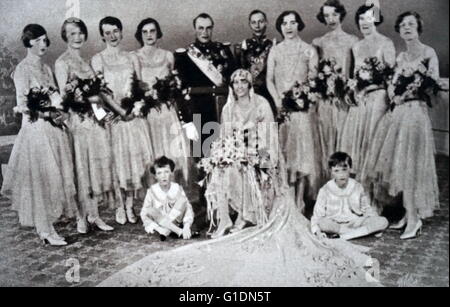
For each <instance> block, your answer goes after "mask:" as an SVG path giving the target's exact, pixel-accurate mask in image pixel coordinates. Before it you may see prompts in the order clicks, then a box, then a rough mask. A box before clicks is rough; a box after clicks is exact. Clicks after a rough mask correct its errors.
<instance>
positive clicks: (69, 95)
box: [62, 73, 112, 124]
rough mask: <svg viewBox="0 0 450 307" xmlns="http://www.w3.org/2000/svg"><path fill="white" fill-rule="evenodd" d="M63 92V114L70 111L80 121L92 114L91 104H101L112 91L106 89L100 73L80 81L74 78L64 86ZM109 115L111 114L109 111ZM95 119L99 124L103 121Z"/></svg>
mask: <svg viewBox="0 0 450 307" xmlns="http://www.w3.org/2000/svg"><path fill="white" fill-rule="evenodd" d="M65 92H66V95H65V96H64V99H63V103H62V106H63V110H64V111H65V112H67V111H68V110H72V111H73V112H75V113H77V114H78V115H79V116H80V117H81V119H84V118H85V116H88V117H90V116H92V115H93V114H94V109H93V108H94V107H93V104H103V100H104V99H106V97H109V96H111V95H112V91H111V89H109V88H108V86H107V83H106V82H105V80H104V78H103V74H101V73H98V74H97V75H96V76H95V77H94V78H91V79H81V78H78V77H76V76H74V77H73V78H71V80H70V81H69V82H68V83H67V84H66V86H65ZM109 113H110V115H111V114H112V112H110V111H109ZM95 118H96V117H95ZM105 118H106V117H105ZM96 119H97V121H98V122H99V123H100V124H101V123H103V120H99V119H98V118H96Z"/></svg>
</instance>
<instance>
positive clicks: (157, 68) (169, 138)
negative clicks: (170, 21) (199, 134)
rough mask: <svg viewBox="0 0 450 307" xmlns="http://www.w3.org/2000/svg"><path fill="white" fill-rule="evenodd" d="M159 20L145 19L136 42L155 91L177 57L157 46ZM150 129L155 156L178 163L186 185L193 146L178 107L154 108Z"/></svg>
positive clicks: (179, 179) (146, 76)
mask: <svg viewBox="0 0 450 307" xmlns="http://www.w3.org/2000/svg"><path fill="white" fill-rule="evenodd" d="M162 35H163V34H162V31H161V28H160V26H159V23H158V21H156V20H155V19H153V18H147V19H144V20H142V21H141V22H140V23H139V25H138V27H137V30H136V35H135V36H136V39H137V40H138V41H139V42H140V44H141V45H142V48H141V49H139V50H137V51H136V52H135V54H136V55H137V57H138V59H139V63H140V67H141V74H142V81H144V82H146V83H147V84H148V86H149V87H150V88H151V87H152V86H153V85H154V84H155V83H156V82H157V79H160V80H161V79H164V78H165V77H167V76H168V75H169V74H170V73H171V72H172V70H173V68H174V56H173V54H172V53H171V52H170V51H167V50H164V49H161V48H159V47H157V42H158V40H159V39H160V38H161V37H162ZM147 120H148V124H149V127H150V142H151V144H152V150H153V153H154V155H155V157H162V156H166V157H168V158H169V159H171V160H174V162H175V165H176V166H177V168H176V169H175V173H174V176H175V180H176V181H177V182H178V183H180V184H183V185H185V183H187V180H188V156H189V145H188V142H187V140H186V138H185V136H184V132H183V128H182V123H181V122H180V120H179V118H178V115H177V111H176V109H175V106H171V107H170V108H169V107H167V105H165V104H164V105H162V106H161V109H160V110H156V109H151V110H150V112H149V114H148V116H147Z"/></svg>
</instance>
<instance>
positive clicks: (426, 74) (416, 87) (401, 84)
mask: <svg viewBox="0 0 450 307" xmlns="http://www.w3.org/2000/svg"><path fill="white" fill-rule="evenodd" d="M428 67H429V60H428V59H427V60H424V61H422V63H421V64H420V65H419V67H418V68H417V69H416V70H414V69H412V68H404V69H402V70H401V71H400V73H399V74H397V75H395V76H394V79H393V81H392V83H393V87H394V91H393V92H394V97H393V98H392V100H391V104H390V109H391V111H393V110H394V108H395V107H396V106H397V105H399V104H401V103H404V102H405V100H406V101H407V100H408V99H418V100H423V101H425V102H426V103H427V105H428V106H429V107H430V108H431V107H432V104H431V95H437V94H438V92H439V91H448V90H447V89H444V88H443V86H442V85H441V84H440V83H439V81H438V80H436V79H434V78H433V76H432V72H431V71H430V70H429V69H428Z"/></svg>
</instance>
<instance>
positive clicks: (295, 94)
mask: <svg viewBox="0 0 450 307" xmlns="http://www.w3.org/2000/svg"><path fill="white" fill-rule="evenodd" d="M320 99H321V93H320V92H319V89H318V88H317V82H316V79H315V78H310V79H308V81H306V82H303V83H300V82H298V81H296V82H295V84H294V85H293V86H292V87H291V89H290V90H288V91H286V92H285V93H283V99H282V107H281V111H280V112H279V114H278V118H277V120H278V122H279V123H284V122H285V121H286V120H287V119H289V117H290V114H291V113H293V112H308V110H309V108H310V107H311V106H312V105H314V104H316V103H317V102H318V101H319V100H320Z"/></svg>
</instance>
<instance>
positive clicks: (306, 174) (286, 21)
mask: <svg viewBox="0 0 450 307" xmlns="http://www.w3.org/2000/svg"><path fill="white" fill-rule="evenodd" d="M276 24H277V30H278V31H279V32H280V33H281V34H282V35H283V37H284V40H283V41H282V42H281V43H279V44H278V45H276V46H275V47H273V48H272V49H271V51H270V53H269V58H268V63H267V88H268V89H269V92H270V94H271V95H272V97H273V99H274V101H275V105H276V106H277V108H281V105H282V98H283V93H284V92H286V91H288V90H289V89H290V88H291V87H292V86H293V85H294V84H295V83H296V82H300V83H302V82H304V81H306V80H307V78H308V76H311V77H314V76H315V75H316V74H317V65H318V59H319V58H318V55H317V51H316V49H315V48H314V47H313V46H311V45H309V44H307V43H306V42H304V41H303V40H302V39H301V38H300V36H299V32H300V31H301V30H302V29H303V28H304V26H305V25H304V23H303V21H302V19H301V17H300V15H299V14H298V13H297V12H295V11H286V12H283V13H282V14H281V15H280V16H279V17H278V19H277V22H276ZM280 142H281V150H282V151H283V154H284V156H285V159H286V166H287V171H288V177H289V183H290V184H294V185H295V189H296V191H295V195H296V203H297V206H298V207H299V209H300V210H301V211H303V210H304V206H305V205H304V194H305V190H306V192H307V196H309V198H310V199H315V198H316V196H317V192H318V190H319V188H320V183H321V182H320V180H321V177H322V150H321V146H320V137H319V127H318V120H317V107H316V106H311V107H310V109H309V110H308V111H305V112H295V113H291V115H290V120H289V121H288V122H286V123H285V124H283V126H281V128H280Z"/></svg>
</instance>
